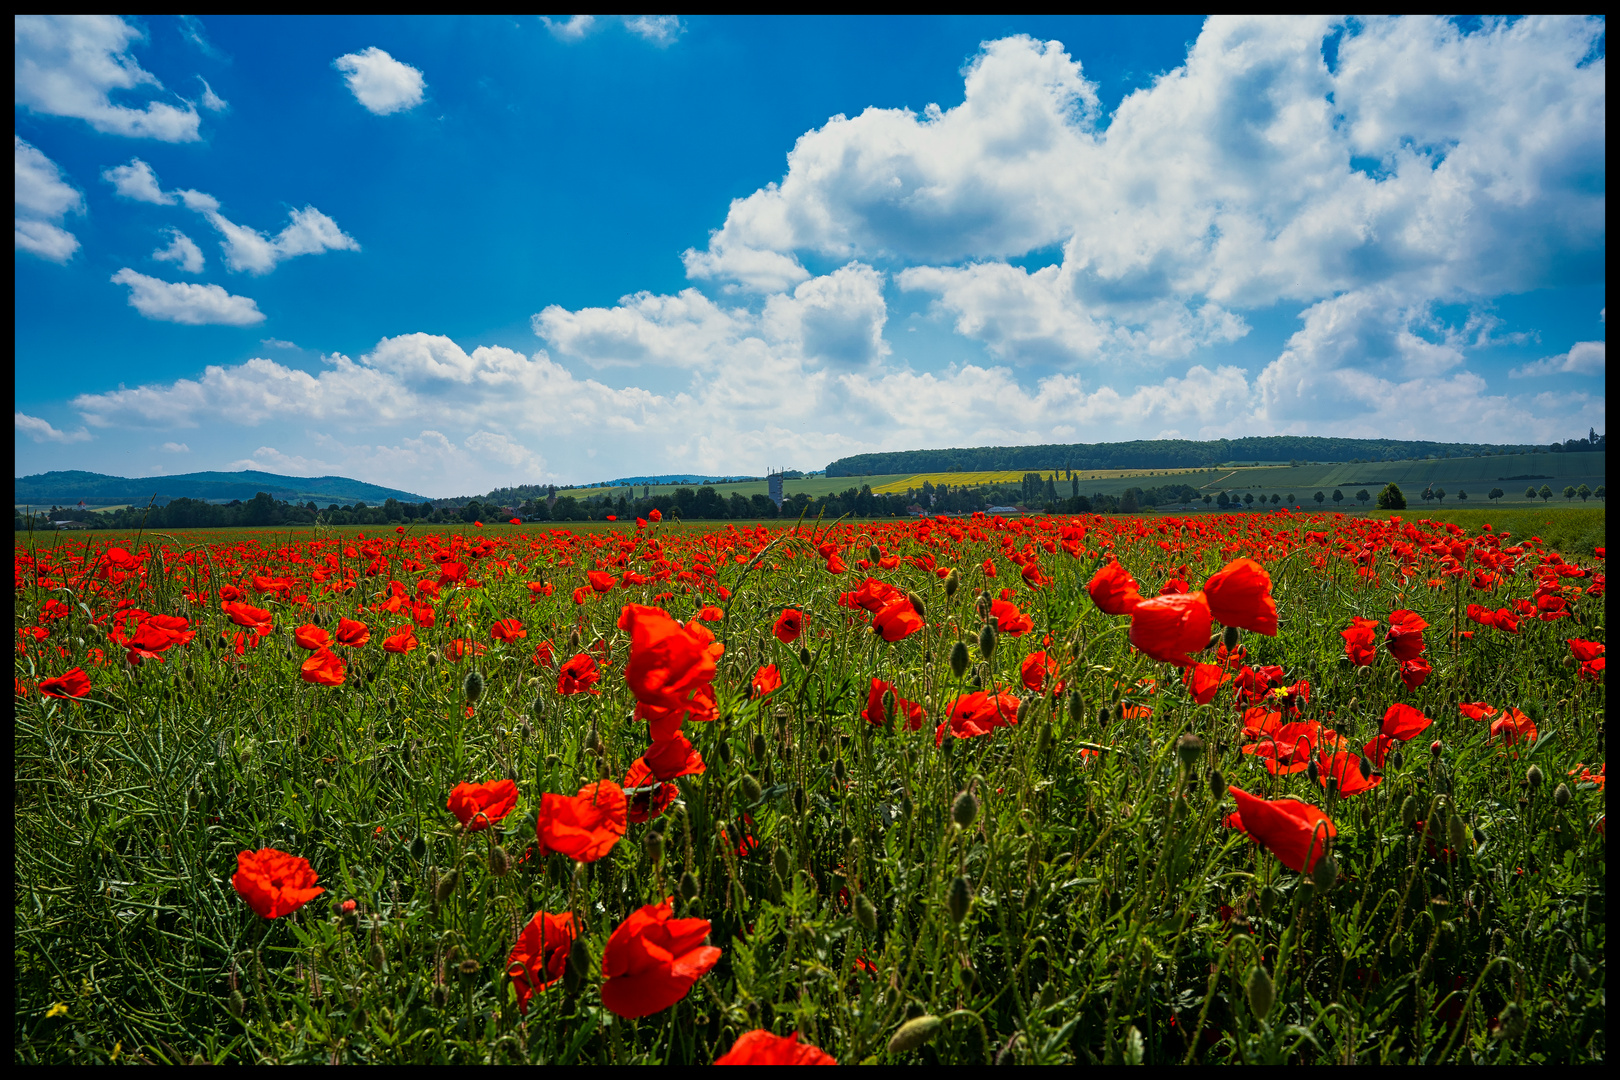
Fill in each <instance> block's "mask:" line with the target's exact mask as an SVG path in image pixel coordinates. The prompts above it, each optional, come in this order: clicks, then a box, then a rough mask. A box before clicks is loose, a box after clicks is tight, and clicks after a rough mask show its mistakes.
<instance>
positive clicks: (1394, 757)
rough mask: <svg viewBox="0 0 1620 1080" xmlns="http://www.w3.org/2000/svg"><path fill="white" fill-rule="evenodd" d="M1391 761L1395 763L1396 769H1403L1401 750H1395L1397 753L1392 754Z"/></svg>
mask: <svg viewBox="0 0 1620 1080" xmlns="http://www.w3.org/2000/svg"><path fill="white" fill-rule="evenodd" d="M1389 760H1391V761H1393V762H1394V763H1395V767H1396V768H1397V769H1398V768H1400V767H1401V761H1402V757H1401V752H1400V751H1399V750H1395V751H1393V752H1391V754H1390V755H1389Z"/></svg>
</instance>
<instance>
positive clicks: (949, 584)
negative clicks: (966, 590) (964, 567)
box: [945, 570, 962, 600]
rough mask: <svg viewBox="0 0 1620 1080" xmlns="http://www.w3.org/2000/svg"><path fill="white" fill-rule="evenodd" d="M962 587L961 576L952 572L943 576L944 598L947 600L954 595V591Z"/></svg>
mask: <svg viewBox="0 0 1620 1080" xmlns="http://www.w3.org/2000/svg"><path fill="white" fill-rule="evenodd" d="M961 585H962V575H961V574H958V573H957V572H956V571H955V570H952V571H951V572H950V573H949V574H946V575H945V598H946V599H947V600H949V599H950V598H951V597H953V596H955V595H956V590H957V589H959V588H960V587H961Z"/></svg>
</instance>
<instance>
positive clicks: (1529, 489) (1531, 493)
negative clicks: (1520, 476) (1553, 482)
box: [1524, 484, 1536, 499]
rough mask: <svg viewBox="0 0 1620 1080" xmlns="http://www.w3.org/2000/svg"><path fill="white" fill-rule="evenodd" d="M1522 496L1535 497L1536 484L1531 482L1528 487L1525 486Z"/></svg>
mask: <svg viewBox="0 0 1620 1080" xmlns="http://www.w3.org/2000/svg"><path fill="white" fill-rule="evenodd" d="M1524 497H1525V498H1527V499H1533V498H1535V497H1536V485H1534V484H1531V485H1530V486H1529V487H1527V488H1525V489H1524Z"/></svg>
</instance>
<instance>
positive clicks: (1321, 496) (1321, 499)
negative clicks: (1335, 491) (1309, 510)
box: [1311, 491, 1344, 506]
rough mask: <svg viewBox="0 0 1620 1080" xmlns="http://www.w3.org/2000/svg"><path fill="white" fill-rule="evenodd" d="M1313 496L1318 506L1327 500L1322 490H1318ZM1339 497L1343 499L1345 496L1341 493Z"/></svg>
mask: <svg viewBox="0 0 1620 1080" xmlns="http://www.w3.org/2000/svg"><path fill="white" fill-rule="evenodd" d="M1311 498H1313V499H1315V500H1316V505H1317V506H1321V505H1322V504H1323V503H1324V502H1326V501H1327V496H1326V495H1324V494H1322V493H1321V492H1320V491H1318V492H1317V493H1316V494H1315V495H1312V496H1311ZM1339 498H1341V499H1342V498H1344V496H1343V495H1342V494H1341V495H1340V496H1339Z"/></svg>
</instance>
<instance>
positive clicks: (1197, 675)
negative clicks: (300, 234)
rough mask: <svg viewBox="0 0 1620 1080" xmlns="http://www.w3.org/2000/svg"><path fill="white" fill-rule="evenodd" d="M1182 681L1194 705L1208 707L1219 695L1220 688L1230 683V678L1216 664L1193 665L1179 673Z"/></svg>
mask: <svg viewBox="0 0 1620 1080" xmlns="http://www.w3.org/2000/svg"><path fill="white" fill-rule="evenodd" d="M1181 678H1182V681H1183V682H1185V683H1186V684H1187V692H1188V693H1190V694H1192V699H1193V701H1194V702H1195V703H1196V704H1199V705H1208V704H1209V703H1210V702H1212V701H1214V700H1215V695H1216V694H1218V693H1220V691H1221V686H1222V685H1223V684H1225V683H1229V682H1231V681H1232V676H1231V675H1229V674H1227V673H1226V672H1224V671H1223V670H1222V669H1221V667H1220V666H1219V665H1218V664H1194V665H1193V666H1192V667H1190V668H1183V669H1182V671H1181Z"/></svg>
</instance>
